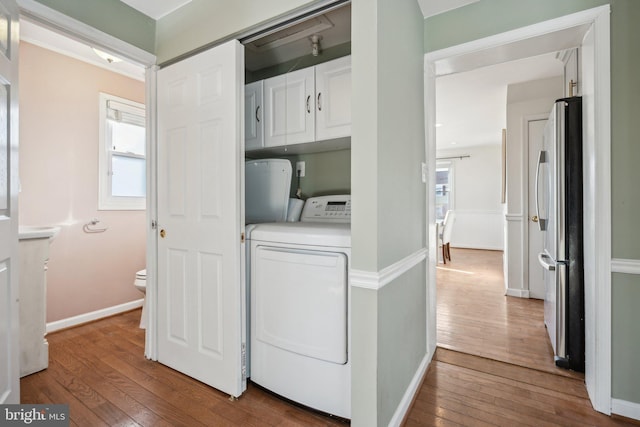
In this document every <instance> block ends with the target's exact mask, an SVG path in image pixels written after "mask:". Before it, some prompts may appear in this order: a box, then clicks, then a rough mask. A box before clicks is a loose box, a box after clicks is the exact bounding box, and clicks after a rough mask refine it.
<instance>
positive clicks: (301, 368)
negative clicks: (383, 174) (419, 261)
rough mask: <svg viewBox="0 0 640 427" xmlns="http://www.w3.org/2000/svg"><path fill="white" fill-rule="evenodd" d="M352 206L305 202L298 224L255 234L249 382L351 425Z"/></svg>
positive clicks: (266, 227)
mask: <svg viewBox="0 0 640 427" xmlns="http://www.w3.org/2000/svg"><path fill="white" fill-rule="evenodd" d="M350 220H351V198H350V196H344V195H340V196H323V197H316V198H311V199H309V200H307V202H306V203H305V206H304V209H303V211H302V216H301V222H298V223H271V224H257V225H256V226H255V228H253V230H252V231H251V240H250V243H251V257H250V259H251V381H252V382H254V383H256V384H258V385H260V386H262V387H264V388H266V389H269V390H271V391H273V392H274V393H277V394H279V395H281V396H283V397H285V398H287V399H290V400H293V401H295V402H298V403H301V404H303V405H305V406H308V407H311V408H314V409H317V410H320V411H323V412H326V413H329V414H333V415H337V416H340V417H344V418H350V417H351V349H350V345H351V344H350V343H351V332H350V331H351V320H350V313H351V310H350V300H351V298H350V287H349V280H348V279H349V265H350V256H351V225H350Z"/></svg>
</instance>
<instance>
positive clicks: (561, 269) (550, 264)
mask: <svg viewBox="0 0 640 427" xmlns="http://www.w3.org/2000/svg"><path fill="white" fill-rule="evenodd" d="M538 261H540V265H542V266H543V267H544V269H545V271H544V283H545V298H544V324H545V326H546V327H547V333H548V334H549V339H550V341H551V346H552V347H553V353H554V355H555V359H556V364H557V365H558V366H562V365H563V363H564V362H565V361H566V358H567V334H566V331H567V324H566V319H567V317H566V295H567V294H566V287H567V266H566V265H565V264H564V263H561V262H560V263H559V262H555V261H554V260H553V259H552V258H551V257H549V255H548V254H546V253H542V254H539V255H538Z"/></svg>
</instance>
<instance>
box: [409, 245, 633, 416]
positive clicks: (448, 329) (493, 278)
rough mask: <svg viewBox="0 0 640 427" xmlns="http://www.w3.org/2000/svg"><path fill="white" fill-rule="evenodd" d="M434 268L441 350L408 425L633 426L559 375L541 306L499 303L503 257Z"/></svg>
mask: <svg viewBox="0 0 640 427" xmlns="http://www.w3.org/2000/svg"><path fill="white" fill-rule="evenodd" d="M451 258H452V259H451V262H447V264H446V265H443V264H439V266H438V271H437V280H438V288H437V291H438V296H437V303H438V306H437V307H438V350H437V351H436V354H435V356H434V359H433V361H432V363H431V365H430V366H429V369H428V371H427V374H426V376H425V378H424V381H423V383H422V385H421V387H420V389H419V392H418V394H417V395H416V397H415V399H414V402H413V405H412V407H411V410H410V411H409V413H408V414H407V416H406V417H405V426H407V427H413V426H460V425H462V426H496V425H497V426H586V425H588V426H625V425H638V424H636V423H634V422H632V421H631V420H626V419H622V418H620V417H617V418H612V417H608V416H606V415H603V414H600V413H598V412H596V411H594V410H593V408H592V406H591V403H590V401H589V398H588V395H587V392H586V388H585V385H584V375H583V374H581V373H577V372H572V371H567V370H564V369H560V368H557V367H556V366H555V365H554V363H553V353H552V349H551V344H550V343H549V340H548V338H547V333H546V330H545V327H544V312H543V302H542V301H537V300H531V299H522V298H513V297H506V296H504V279H503V274H502V252H496V251H477V250H465V249H453V248H452V249H451Z"/></svg>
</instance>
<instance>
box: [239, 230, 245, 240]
mask: <svg viewBox="0 0 640 427" xmlns="http://www.w3.org/2000/svg"><path fill="white" fill-rule="evenodd" d="M240 243H244V231H243V232H242V233H240Z"/></svg>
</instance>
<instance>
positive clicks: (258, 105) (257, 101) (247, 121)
mask: <svg viewBox="0 0 640 427" xmlns="http://www.w3.org/2000/svg"><path fill="white" fill-rule="evenodd" d="M262 86H263V81H262V80H260V81H257V82H253V83H249V84H248V85H245V87H244V148H245V150H256V149H259V148H262V147H263V145H264V137H263V130H264V120H262V115H263V113H264V109H263V108H262Z"/></svg>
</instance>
